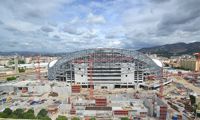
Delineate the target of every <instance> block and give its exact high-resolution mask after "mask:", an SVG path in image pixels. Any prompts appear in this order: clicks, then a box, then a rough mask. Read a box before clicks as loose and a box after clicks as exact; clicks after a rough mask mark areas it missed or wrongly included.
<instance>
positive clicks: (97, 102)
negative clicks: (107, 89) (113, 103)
mask: <svg viewBox="0 0 200 120" xmlns="http://www.w3.org/2000/svg"><path fill="white" fill-rule="evenodd" d="M95 105H96V106H107V99H106V98H96V99H95Z"/></svg>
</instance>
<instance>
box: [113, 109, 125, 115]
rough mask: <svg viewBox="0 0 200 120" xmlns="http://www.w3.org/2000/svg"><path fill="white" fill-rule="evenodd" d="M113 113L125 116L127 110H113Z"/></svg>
mask: <svg viewBox="0 0 200 120" xmlns="http://www.w3.org/2000/svg"><path fill="white" fill-rule="evenodd" d="M113 113H114V115H120V116H127V115H128V110H115V111H113Z"/></svg>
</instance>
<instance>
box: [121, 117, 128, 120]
mask: <svg viewBox="0 0 200 120" xmlns="http://www.w3.org/2000/svg"><path fill="white" fill-rule="evenodd" d="M121 120H129V118H128V117H123V118H121Z"/></svg>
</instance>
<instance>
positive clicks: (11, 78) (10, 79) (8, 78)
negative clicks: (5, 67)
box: [6, 76, 17, 81]
mask: <svg viewBox="0 0 200 120" xmlns="http://www.w3.org/2000/svg"><path fill="white" fill-rule="evenodd" d="M16 79H17V78H16V77H14V76H12V77H7V79H6V80H7V81H12V80H16Z"/></svg>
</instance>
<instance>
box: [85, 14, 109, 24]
mask: <svg viewBox="0 0 200 120" xmlns="http://www.w3.org/2000/svg"><path fill="white" fill-rule="evenodd" d="M86 21H87V23H89V24H104V23H106V20H105V18H104V17H103V16H101V15H94V14H92V13H89V15H88V16H87V20H86Z"/></svg>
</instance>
